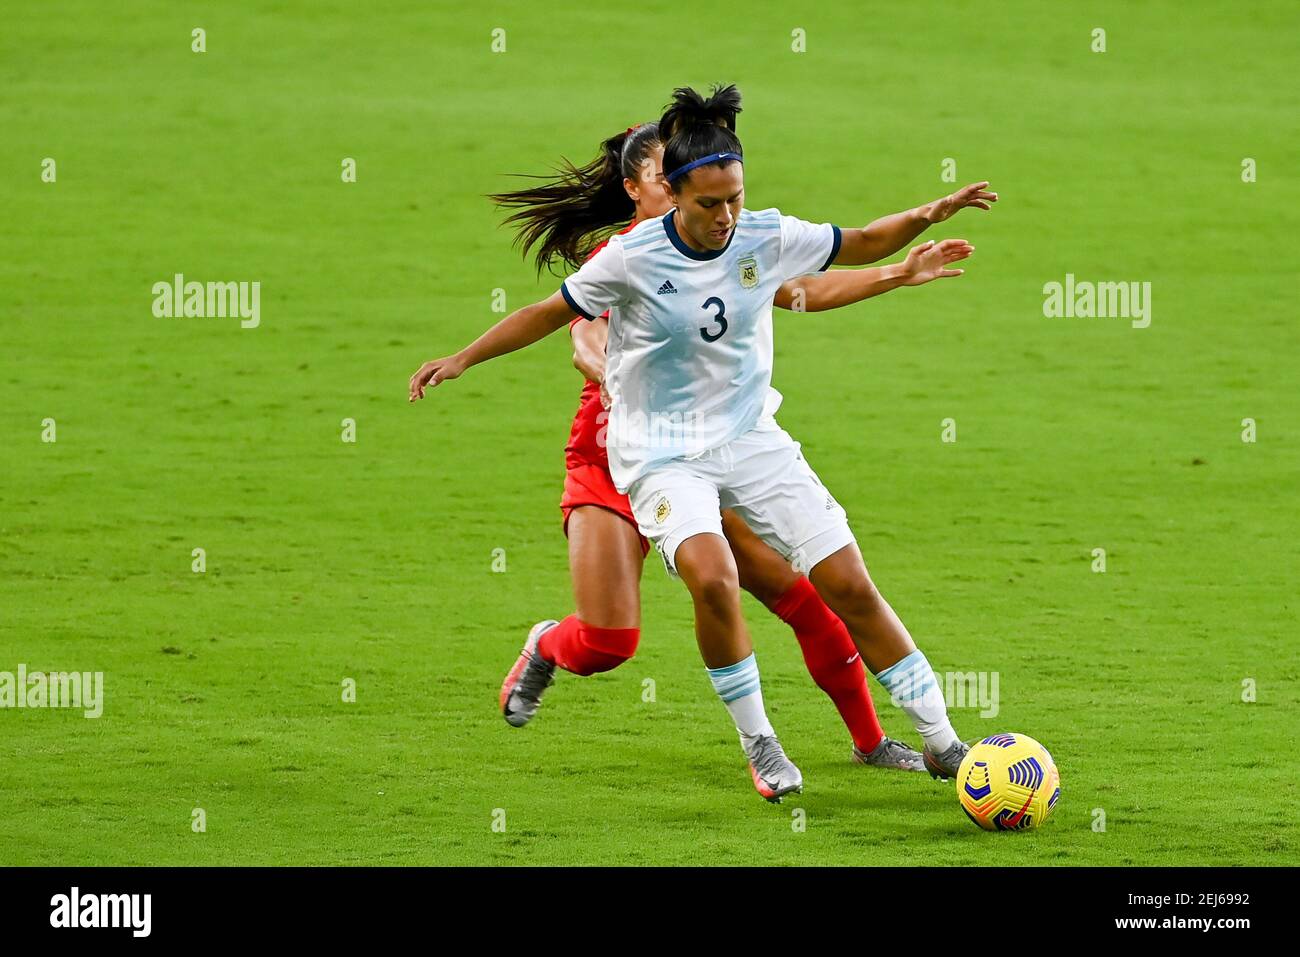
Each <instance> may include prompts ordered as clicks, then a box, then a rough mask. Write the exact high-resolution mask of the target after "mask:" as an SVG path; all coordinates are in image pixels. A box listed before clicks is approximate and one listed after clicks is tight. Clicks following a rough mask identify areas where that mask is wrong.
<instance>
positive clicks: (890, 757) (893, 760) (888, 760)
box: [853, 738, 925, 771]
mask: <svg viewBox="0 0 1300 957" xmlns="http://www.w3.org/2000/svg"><path fill="white" fill-rule="evenodd" d="M853 763H854V764H865V765H868V766H869V767H873V768H894V769H896V770H899V771H924V770H925V758H923V757H922V756H921V752H920V751H917V750H915V749H913V748H909V747H908V746H907V745H905V744H904V743H903V742H902V741H895V740H894V739H893V738H881V739H880V743H879V744H878V745H876V746H875V748H873V749H872V751H871V753H869V754H868V753H867V752H866V751H863V750H862V749H861V748H859V747H858V746H857V745H856V744H855V745H854V746H853Z"/></svg>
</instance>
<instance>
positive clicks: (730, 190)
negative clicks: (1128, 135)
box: [410, 87, 995, 798]
mask: <svg viewBox="0 0 1300 957" xmlns="http://www.w3.org/2000/svg"><path fill="white" fill-rule="evenodd" d="M739 107H740V97H739V93H738V91H737V90H736V89H735V88H734V87H727V88H725V89H722V90H715V92H714V93H713V95H712V96H710V97H709V98H708V99H705V98H703V97H701V96H700V95H699V94H698V93H696V92H695V91H694V90H690V89H679V90H677V91H676V93H675V96H674V102H673V105H672V106H670V107H669V109H668V111H667V112H666V113H665V114H664V116H663V118H662V119H661V120H660V122H659V129H660V132H661V135H662V136H663V138H664V140H665V148H664V159H663V169H664V173H665V175H666V177H667V178H668V180H669V183H670V184H671V186H672V189H673V192H674V196H675V199H676V203H677V205H676V207H675V208H674V209H673V210H672V211H670V212H669V213H668V214H667V215H666V216H664V217H663V218H662V219H654V220H648V221H646V222H643V223H641V224H639V225H638V226H637V227H636V228H634V229H632V230H631V231H630V232H627V233H625V234H623V235H619V236H615V237H613V238H612V239H611V240H610V242H609V244H608V245H607V246H606V247H605V249H603V250H601V251H600V252H599V253H597V254H596V255H595V256H593V257H592V258H591V259H590V260H588V261H587V263H586V264H585V265H584V266H583V267H582V268H581V269H579V270H578V272H577V273H575V274H574V275H573V276H571V277H569V279H567V280H566V281H565V283H564V284H563V286H562V287H561V289H560V291H559V292H558V293H556V294H555V295H553V296H551V297H550V298H548V299H547V300H545V301H543V302H540V303H535V304H533V305H530V306H526V307H524V308H523V309H520V310H518V311H517V312H515V313H513V314H511V315H510V316H508V317H506V318H505V319H503V320H502V321H501V322H499V323H497V325H496V326H494V327H493V328H492V329H490V330H489V331H488V332H486V333H484V334H483V335H482V336H480V337H479V338H478V339H477V340H475V342H473V343H472V344H471V345H470V346H468V347H466V349H464V350H462V351H461V352H459V353H457V354H455V355H453V356H448V357H446V358H443V359H437V360H433V361H431V362H428V363H425V364H424V365H423V366H422V367H421V368H420V370H419V371H418V372H417V373H416V374H415V375H414V376H413V377H412V379H411V384H410V391H411V399H412V401H414V400H416V399H418V398H422V397H423V395H424V390H425V388H426V387H428V386H431V385H437V384H438V383H440V382H442V381H445V380H448V379H453V378H456V377H458V376H459V375H461V374H462V373H463V372H464V371H465V370H466V369H468V368H469V367H470V366H472V365H475V364H477V363H479V362H483V361H486V360H487V359H490V358H494V357H496V356H499V355H503V354H505V353H507V352H511V351H514V350H516V349H520V348H523V347H524V346H526V345H528V344H530V343H532V342H535V341H537V340H538V339H540V338H542V337H543V336H545V335H547V334H549V333H550V332H553V331H555V330H557V329H559V328H561V327H563V326H564V325H566V324H567V323H568V320H569V318H570V317H571V316H572V315H573V313H575V312H576V313H578V314H579V315H582V316H585V317H588V318H593V317H595V316H599V315H600V314H601V313H602V312H604V311H605V310H607V309H608V310H609V316H610V318H609V343H608V357H607V368H606V378H605V383H606V388H607V390H608V392H609V394H610V396H611V398H612V400H613V401H612V406H611V411H610V421H609V431H608V452H609V460H610V470H611V473H612V475H613V478H614V482H615V485H616V486H617V488H618V489H619V490H620V491H626V492H627V493H628V495H629V497H630V499H631V502H632V509H633V512H634V514H635V516H636V518H637V521H638V525H639V527H640V530H641V532H642V534H644V535H645V536H646V537H647V538H648V539H650V541H651V542H653V543H654V545H655V546H656V548H657V549H658V550H659V552H660V554H661V556H662V557H663V560H664V562H665V564H666V566H667V567H668V569H669V570H670V571H671V572H673V573H674V574H676V575H678V576H679V577H680V578H681V579H682V581H683V582H684V584H685V585H686V587H687V589H688V590H689V592H690V594H691V597H692V600H693V602H694V606H695V620H696V632H697V637H699V638H700V644H701V649H703V648H704V647H705V646H706V644H707V646H708V647H709V648H711V649H715V651H714V656H715V658H716V656H717V651H716V649H719V648H721V649H727V650H728V651H727V653H726V654H725V657H726V658H728V659H729V662H730V663H729V664H725V665H723V666H720V667H711V668H710V675H711V677H712V678H713V680H714V685H715V688H717V689H718V692H719V694H720V696H722V697H723V699H724V701H726V702H727V707H728V710H729V711H730V713H731V715H732V718H733V719H734V721H735V723H736V726H737V730H738V731H739V733H740V738H741V743H742V746H743V747H744V749H745V752H746V754H747V756H748V758H749V761H750V765H751V772H753V769H754V768H755V767H762V768H763V769H764V772H763V777H764V780H765V783H766V784H767V785H768V786H769V789H770V791H771V792H772V796H773V797H777V798H779V797H780V796H781V794H784V793H788V792H790V791H794V790H798V789H799V788H800V787H801V786H802V775H801V774H800V772H799V770H798V768H797V767H795V765H794V764H793V762H791V761H790V760H789V759H788V757H786V755H785V753H784V750H783V749H782V748H781V745H780V743H779V741H778V740H777V738H776V735H775V732H774V731H773V729H772V726H771V723H770V722H769V721H768V719H767V716H766V714H765V713H764V710H763V706H762V695H761V691H760V686H759V679H758V671H757V666H756V664H755V663H754V659H753V649H752V644H751V643H750V639H749V634H748V632H747V630H746V628H745V624H744V620H743V618H742V616H741V613H740V603H739V590H738V582H737V573H736V566H735V562H734V559H733V556H732V554H731V551H730V549H729V548H728V546H727V543H726V540H725V538H724V537H723V533H722V526H721V518H720V509H721V508H730V509H733V510H734V511H735V512H736V513H737V514H738V515H739V516H740V517H741V518H743V519H744V520H745V522H747V523H748V525H749V526H750V528H751V529H753V531H754V532H756V533H757V534H758V535H759V537H760V538H762V539H763V540H764V541H765V542H767V543H768V544H769V545H771V546H772V547H773V548H774V549H776V550H777V551H778V552H780V554H782V555H783V556H785V557H786V558H788V559H789V560H791V561H792V562H793V563H794V565H795V567H796V569H797V570H800V571H805V572H806V573H807V575H808V577H809V579H810V580H811V581H812V583H813V585H814V587H815V588H816V589H817V592H818V593H819V594H820V595H821V597H822V598H823V599H824V600H825V602H826V604H827V605H829V606H830V608H831V609H832V610H833V611H834V612H835V613H836V614H837V615H838V616H839V617H840V618H841V619H842V620H843V621H844V623H845V625H846V626H847V627H848V630H849V633H850V634H851V635H852V637H853V640H854V643H855V645H856V646H857V648H858V650H859V652H860V653H861V655H862V659H863V661H864V662H865V663H866V665H867V667H868V668H869V669H870V670H871V672H872V673H873V674H875V675H876V677H877V679H878V680H879V681H880V682H881V684H882V685H883V686H884V687H885V688H886V689H887V690H888V691H889V692H890V693H891V695H892V696H893V697H894V698H895V700H896V701H898V702H899V704H900V705H901V706H902V708H903V710H904V712H905V713H906V714H907V715H908V717H909V718H910V719H911V721H912V723H913V725H914V727H915V728H916V730H917V731H918V733H919V734H920V735H921V737H922V739H923V740H924V742H925V748H924V755H925V761H926V764H927V767H928V768H929V770H930V772H931V773H932V774H933V775H934V776H936V777H951V776H953V775H954V774H955V772H956V769H957V766H958V765H959V764H960V762H961V759H962V757H963V756H964V754H965V752H966V750H967V749H966V746H965V744H963V743H962V742H961V741H960V739H959V738H958V737H957V735H956V734H955V732H954V731H953V729H952V726H951V724H950V722H949V720H948V716H947V711H946V706H945V704H944V701H943V697H942V694H941V693H940V691H939V686H938V683H937V681H936V680H935V677H934V673H933V671H932V670H931V667H930V665H929V662H928V661H927V660H926V658H925V656H924V655H923V654H922V653H921V652H920V651H919V650H918V649H917V648H916V646H915V644H914V643H913V642H912V639H911V636H910V635H909V634H908V633H907V630H906V629H905V628H904V627H903V625H902V623H901V622H900V621H899V619H898V616H897V615H895V614H894V612H893V609H891V608H890V606H889V605H888V603H887V602H886V601H885V600H884V598H883V597H882V596H881V595H880V593H879V592H878V591H877V589H876V587H875V585H874V584H873V583H872V581H871V579H870V577H869V576H868V574H867V570H866V566H865V564H864V562H863V560H862V556H861V553H860V552H859V550H858V548H857V544H856V541H855V539H854V537H853V534H852V532H851V531H850V529H849V526H848V522H847V517H846V515H845V512H844V510H843V509H842V508H841V507H840V506H839V504H838V503H837V502H836V501H835V500H834V498H833V497H832V496H831V494H830V493H829V492H828V491H827V490H826V489H825V488H824V487H823V486H822V484H821V482H820V481H819V480H818V478H817V476H816V474H815V473H814V472H813V471H812V469H811V468H810V467H809V465H808V464H807V462H806V461H805V460H804V459H803V456H802V455H801V454H800V451H799V445H798V443H796V442H794V440H793V439H791V438H790V436H789V435H788V434H787V433H785V431H784V430H782V429H781V428H780V426H778V425H777V424H776V421H775V419H774V418H773V414H774V413H775V411H776V409H777V406H778V405H779V403H780V396H779V394H777V393H776V392H775V391H774V390H772V389H771V387H770V381H771V372H772V322H771V319H772V316H771V310H772V298H773V295H774V293H775V291H776V289H777V288H778V287H779V286H780V285H781V284H782V283H783V282H784V281H786V280H787V279H791V278H794V277H797V276H800V275H805V274H808V273H814V272H818V271H821V270H825V269H826V268H828V267H829V266H831V265H832V264H836V263H838V264H846V265H860V264H863V263H865V262H868V261H870V259H869V258H868V257H869V255H870V249H869V246H870V239H869V237H868V236H867V235H866V232H865V230H862V229H846V230H840V229H839V228H838V227H835V226H832V225H828V224H826V225H820V226H816V225H813V224H810V223H807V222H804V221H802V220H799V219H796V218H795V217H792V216H784V215H782V214H781V213H780V212H779V211H777V210H774V209H771V210H764V211H762V212H752V211H750V210H747V209H744V183H743V150H742V147H741V144H740V141H739V139H738V138H737V137H736V135H735V117H736V114H737V113H738V112H739ZM987 198H988V199H990V200H991V199H993V198H995V197H993V196H992V194H989V195H988V197H987ZM887 268H888V267H887ZM959 272H960V271H959V270H948V269H943V270H939V271H937V272H935V273H934V274H927V275H920V276H918V275H909V274H907V273H906V272H904V271H902V270H900V271H898V272H897V274H896V280H897V284H898V285H919V284H921V283H923V282H927V281H929V280H931V279H933V278H938V277H940V276H953V275H957V274H959ZM706 639H707V641H706ZM737 691H742V692H744V693H742V694H737Z"/></svg>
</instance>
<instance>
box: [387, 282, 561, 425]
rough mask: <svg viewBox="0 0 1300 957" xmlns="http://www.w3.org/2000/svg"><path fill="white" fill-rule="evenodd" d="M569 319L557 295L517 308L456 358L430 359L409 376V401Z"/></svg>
mask: <svg viewBox="0 0 1300 957" xmlns="http://www.w3.org/2000/svg"><path fill="white" fill-rule="evenodd" d="M572 318H573V310H572V309H570V308H569V304H568V303H567V302H565V301H564V296H562V295H561V294H560V293H558V292H557V293H555V294H554V295H552V296H550V297H549V298H547V299H543V300H542V301H541V302H535V303H533V304H532V305H530V306H524V307H523V308H522V309H516V310H515V311H514V312H512V313H511V314H510V315H508V316H506V317H505V318H504V319H502V320H501V321H500V322H498V323H497V324H496V325H495V326H493V327H492V328H491V329H489V330H488V331H487V332H485V333H483V335H481V336H479V337H478V338H477V339H475V340H474V341H473V342H471V343H470V344H469V345H468V346H466V347H465V348H464V349H462V350H461V351H460V352H457V353H456V354H455V355H451V356H445V357H444V358H442V359H432V360H430V361H429V362H426V363H425V364H424V365H422V366H420V368H419V369H418V370H416V373H415V375H413V376H411V395H410V400H411V401H412V402H414V401H415V400H416V399H423V398H424V390H425V387H426V386H427V387H429V388H432V387H433V386H436V385H437V384H438V383H439V382H443V381H445V380H447V379H455V378H456V377H457V376H459V375H460V374H461V373H463V372H464V371H465V370H466V369H468V368H469V367H470V366H475V365H478V364H479V363H480V362H486V361H487V360H489V359H495V358H496V357H497V356H503V355H505V354H506V353H508V352H515V351H517V350H519V349H522V348H524V346H530V345H532V344H533V343H534V342H536V341H537V340H539V339H543V338H545V337H546V336H549V335H550V334H551V333H552V332H554V331H555V330H556V329H559V328H560V327H561V326H564V325H566V324H567V323H568V321H569V320H570V319H572Z"/></svg>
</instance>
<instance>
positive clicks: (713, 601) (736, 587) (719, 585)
mask: <svg viewBox="0 0 1300 957" xmlns="http://www.w3.org/2000/svg"><path fill="white" fill-rule="evenodd" d="M739 591H740V581H739V578H738V577H737V575H736V569H735V568H734V567H730V568H728V567H724V566H719V567H718V568H715V569H709V570H708V571H707V572H705V573H703V574H701V575H699V576H698V577H697V578H696V579H695V580H694V581H693V582H692V583H691V597H693V598H694V599H695V603H696V604H697V605H702V606H704V607H706V608H708V609H709V610H710V611H712V612H714V613H721V612H725V611H726V610H727V609H729V608H731V607H733V606H734V605H735V604H736V597H737V595H738V593H739Z"/></svg>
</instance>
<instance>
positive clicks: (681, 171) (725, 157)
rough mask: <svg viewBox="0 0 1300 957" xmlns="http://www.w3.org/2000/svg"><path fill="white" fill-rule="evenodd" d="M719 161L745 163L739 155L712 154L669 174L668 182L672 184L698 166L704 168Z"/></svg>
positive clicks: (692, 161)
mask: <svg viewBox="0 0 1300 957" xmlns="http://www.w3.org/2000/svg"><path fill="white" fill-rule="evenodd" d="M718 160H736V161H737V162H738V163H743V162H744V161H745V160H744V158H743V157H741V155H740V154H739V153H710V154H709V155H708V156H701V157H700V158H699V159H697V160H691V161H690V162H689V163H687V164H686V165H685V166H679V167H677V169H675V170H673V171H672V172H671V173H669V174H668V182H670V183H671V182H672V181H673V180H675V179H678V178H679V177H682V176H685V175H686V174H687V173H689V172H690V171H691V170H693V169H695V167H697V166H703V165H704V164H706V163H716V162H717V161H718Z"/></svg>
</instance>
